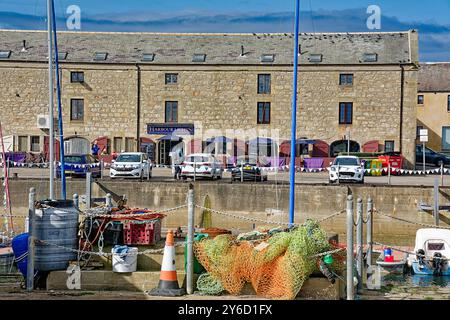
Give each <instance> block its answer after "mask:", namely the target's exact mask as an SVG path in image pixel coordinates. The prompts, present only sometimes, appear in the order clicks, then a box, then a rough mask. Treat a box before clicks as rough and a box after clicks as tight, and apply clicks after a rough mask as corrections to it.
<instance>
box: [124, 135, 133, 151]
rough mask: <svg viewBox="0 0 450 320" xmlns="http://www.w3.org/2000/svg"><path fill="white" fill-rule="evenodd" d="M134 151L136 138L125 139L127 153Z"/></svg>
mask: <svg viewBox="0 0 450 320" xmlns="http://www.w3.org/2000/svg"><path fill="white" fill-rule="evenodd" d="M133 150H134V138H125V152H131V151H133Z"/></svg>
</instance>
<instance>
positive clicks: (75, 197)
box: [72, 193, 80, 209]
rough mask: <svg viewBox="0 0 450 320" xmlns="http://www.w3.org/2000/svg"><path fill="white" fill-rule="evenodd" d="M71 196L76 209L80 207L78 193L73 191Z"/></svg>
mask: <svg viewBox="0 0 450 320" xmlns="http://www.w3.org/2000/svg"><path fill="white" fill-rule="evenodd" d="M72 198H73V206H74V207H75V208H77V209H78V208H79V207H80V200H79V198H78V194H76V193H74V194H73V197H72Z"/></svg>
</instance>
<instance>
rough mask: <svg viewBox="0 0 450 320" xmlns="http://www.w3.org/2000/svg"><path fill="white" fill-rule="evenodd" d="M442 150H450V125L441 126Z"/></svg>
mask: <svg viewBox="0 0 450 320" xmlns="http://www.w3.org/2000/svg"><path fill="white" fill-rule="evenodd" d="M442 150H450V127H442Z"/></svg>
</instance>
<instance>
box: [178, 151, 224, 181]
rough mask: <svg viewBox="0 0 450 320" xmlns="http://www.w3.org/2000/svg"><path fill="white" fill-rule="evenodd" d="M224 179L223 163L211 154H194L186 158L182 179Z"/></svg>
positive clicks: (182, 166)
mask: <svg viewBox="0 0 450 320" xmlns="http://www.w3.org/2000/svg"><path fill="white" fill-rule="evenodd" d="M194 175H195V177H196V178H198V177H201V178H211V179H213V180H214V179H215V178H216V179H222V175H223V170H222V166H221V163H220V162H219V161H218V160H217V159H216V158H215V157H214V156H213V155H211V154H208V153H194V154H190V155H188V156H186V157H185V158H184V161H183V163H182V164H181V178H182V179H187V178H194Z"/></svg>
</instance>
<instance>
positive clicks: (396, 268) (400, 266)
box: [375, 252, 407, 273]
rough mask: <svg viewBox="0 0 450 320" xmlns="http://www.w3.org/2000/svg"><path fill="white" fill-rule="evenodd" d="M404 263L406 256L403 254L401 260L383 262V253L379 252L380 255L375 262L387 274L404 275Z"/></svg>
mask: <svg viewBox="0 0 450 320" xmlns="http://www.w3.org/2000/svg"><path fill="white" fill-rule="evenodd" d="M406 262H407V254H405V256H404V257H403V258H402V259H401V260H394V261H385V259H384V253H383V252H380V255H379V256H378V258H377V260H376V261H375V263H376V264H377V266H379V267H381V268H383V270H385V271H387V272H389V273H405V270H406V269H405V267H406Z"/></svg>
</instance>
